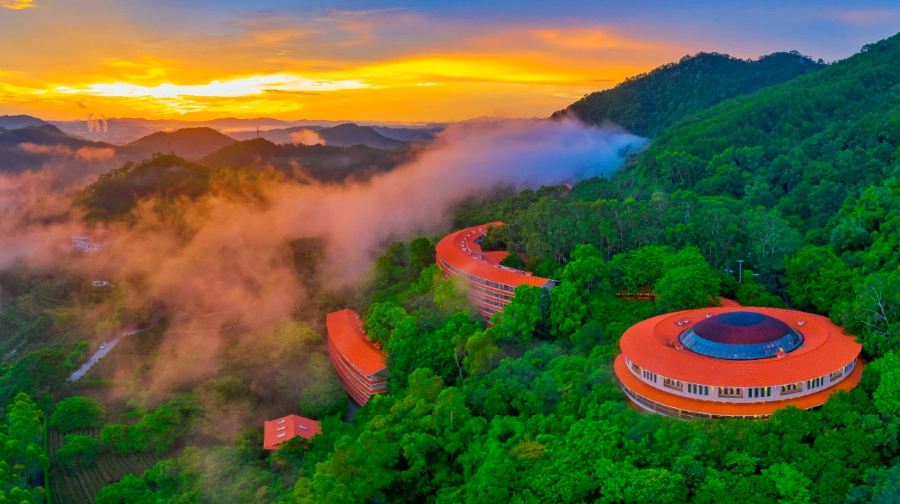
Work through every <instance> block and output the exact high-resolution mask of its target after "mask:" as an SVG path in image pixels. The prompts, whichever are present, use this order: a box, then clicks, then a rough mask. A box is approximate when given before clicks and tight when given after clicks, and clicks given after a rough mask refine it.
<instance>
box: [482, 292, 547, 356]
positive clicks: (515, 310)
mask: <svg viewBox="0 0 900 504" xmlns="http://www.w3.org/2000/svg"><path fill="white" fill-rule="evenodd" d="M549 297H550V293H549V292H547V290H546V289H543V288H541V287H532V286H529V285H520V286H519V287H517V288H516V291H515V296H514V297H513V299H512V301H510V303H509V304H507V305H506V307H505V308H503V311H502V312H500V313H498V314H496V315H495V316H494V323H495V324H496V327H495V329H496V334H497V339H498V340H500V341H516V342H522V341H527V340H529V339H531V338H533V337H535V336H537V337H542V336H544V335H546V334H547V330H546V325H547V318H548V313H547V312H548V308H549Z"/></svg>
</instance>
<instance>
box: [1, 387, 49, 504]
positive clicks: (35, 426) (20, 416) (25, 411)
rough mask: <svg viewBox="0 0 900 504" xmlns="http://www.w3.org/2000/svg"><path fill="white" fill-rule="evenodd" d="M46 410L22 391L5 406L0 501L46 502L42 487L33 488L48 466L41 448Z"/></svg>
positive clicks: (2, 428) (34, 503)
mask: <svg viewBox="0 0 900 504" xmlns="http://www.w3.org/2000/svg"><path fill="white" fill-rule="evenodd" d="M42 418H43V412H42V411H41V409H40V408H38V406H37V405H36V404H35V403H34V401H32V400H31V397H29V396H28V394H25V393H23V392H20V393H19V394H17V395H16V397H15V399H13V401H12V402H11V403H10V404H9V405H7V407H6V425H4V426H0V501H3V502H17V503H18V502H27V503H33V504H37V503H39V502H43V497H42V495H43V487H32V483H33V482H34V481H35V480H36V474H37V473H38V472H39V471H41V470H43V469H46V468H47V467H48V465H49V461H48V459H47V455H46V454H45V453H44V450H43V448H42V447H41V420H42Z"/></svg>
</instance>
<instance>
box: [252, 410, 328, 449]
mask: <svg viewBox="0 0 900 504" xmlns="http://www.w3.org/2000/svg"><path fill="white" fill-rule="evenodd" d="M321 433H322V427H321V426H320V425H319V422H317V421H315V420H312V419H309V418H306V417H302V416H299V415H288V416H286V417H281V418H276V419H275V420H268V421H266V422H265V424H264V426H263V448H265V449H266V450H277V449H278V448H280V447H281V443H284V442H285V441H287V440H288V439H293V438H295V437H301V438H303V439H305V440H310V439H312V438H313V437H315V436H317V435H319V434H321Z"/></svg>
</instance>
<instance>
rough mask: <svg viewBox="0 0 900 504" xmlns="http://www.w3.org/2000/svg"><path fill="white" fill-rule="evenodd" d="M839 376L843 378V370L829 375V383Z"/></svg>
mask: <svg viewBox="0 0 900 504" xmlns="http://www.w3.org/2000/svg"><path fill="white" fill-rule="evenodd" d="M841 376H844V370H843V369H838V370H837V371H835V372H833V373H831V381H835V380H837V379H838V378H840V377H841Z"/></svg>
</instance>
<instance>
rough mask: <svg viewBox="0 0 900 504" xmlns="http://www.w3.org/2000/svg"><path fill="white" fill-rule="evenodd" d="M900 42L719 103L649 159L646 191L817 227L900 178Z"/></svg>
mask: <svg viewBox="0 0 900 504" xmlns="http://www.w3.org/2000/svg"><path fill="white" fill-rule="evenodd" d="M898 82H900V35H895V36H893V37H891V38H888V39H885V40H883V41H881V42H878V43H876V44H871V45H868V46H866V47H865V48H863V50H862V51H861V52H860V53H858V54H856V55H854V56H852V57H850V58H848V59H846V60H843V61H840V62H838V63H834V64H832V65H830V66H828V67H827V68H824V69H822V70H821V71H819V72H816V73H815V74H809V75H804V76H800V77H798V78H796V79H794V80H791V81H788V82H786V83H783V84H780V85H777V86H772V87H769V88H766V89H762V90H759V91H757V92H755V93H752V94H749V95H745V96H741V97H738V98H735V99H732V100H729V101H726V102H723V103H721V104H719V105H718V106H715V107H713V108H711V109H708V110H706V111H704V112H701V113H700V114H698V115H696V116H693V117H692V118H690V119H688V120H686V121H684V122H682V123H680V124H677V125H675V126H673V127H672V128H670V129H669V130H668V131H666V132H664V133H663V134H661V135H660V136H659V138H657V139H656V140H655V141H654V142H653V143H652V144H651V145H650V146H649V147H648V149H647V150H646V151H645V153H644V154H643V155H642V156H641V159H640V161H639V162H638V166H637V170H636V173H632V174H631V175H635V174H636V175H637V176H639V177H640V178H641V179H642V181H643V182H642V184H641V185H643V186H644V187H645V188H649V187H653V186H657V187H658V186H660V185H661V186H664V187H669V188H679V187H680V188H695V189H696V190H697V192H700V193H702V194H709V195H731V196H733V197H736V198H742V199H745V200H747V201H748V202H750V203H751V204H756V205H763V206H767V207H768V206H772V205H775V204H776V203H777V205H778V207H779V209H780V210H782V211H783V212H784V213H786V214H789V215H795V216H797V217H799V218H800V219H802V220H803V221H805V222H806V223H807V224H808V225H813V226H816V225H821V224H824V223H825V222H826V221H827V220H829V219H833V218H834V217H835V214H836V211H837V209H838V208H839V207H840V204H841V202H842V201H843V200H844V198H845V197H846V196H847V195H848V194H856V193H858V192H859V190H860V188H862V187H865V186H866V185H868V184H871V183H873V182H877V181H881V180H883V179H885V178H889V177H891V176H897V175H900V150H898V147H900V119H898V118H900V100H898V97H897V85H898Z"/></svg>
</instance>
